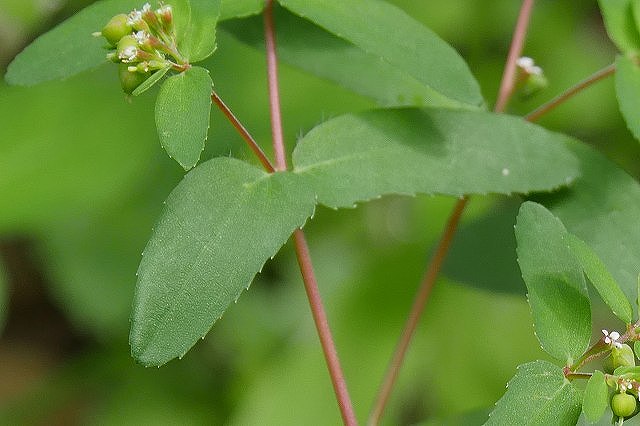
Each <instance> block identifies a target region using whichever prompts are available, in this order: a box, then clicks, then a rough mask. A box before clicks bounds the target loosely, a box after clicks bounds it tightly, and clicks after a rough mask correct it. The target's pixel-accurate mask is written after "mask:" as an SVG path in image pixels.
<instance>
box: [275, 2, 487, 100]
mask: <svg viewBox="0 0 640 426" xmlns="http://www.w3.org/2000/svg"><path fill="white" fill-rule="evenodd" d="M280 3H281V4H282V5H283V6H285V7H286V8H287V9H289V10H290V11H292V12H293V13H295V14H297V15H299V16H302V17H303V18H306V19H309V20H310V21H313V22H315V23H316V24H318V25H319V26H321V27H323V28H325V29H326V30H327V31H329V32H331V33H333V34H336V35H337V36H339V37H341V38H343V39H345V40H347V41H349V42H351V43H353V44H354V45H356V46H358V47H359V48H361V49H362V50H364V51H365V52H368V53H370V54H373V55H375V56H377V57H380V58H382V59H383V60H384V61H386V62H389V63H390V64H391V65H393V66H394V67H396V68H398V69H400V70H401V71H403V72H405V73H407V74H408V75H410V76H412V77H414V78H415V79H416V80H418V81H420V82H422V83H423V84H426V85H427V86H429V87H431V88H432V89H433V90H435V91H436V92H438V93H440V94H442V95H444V96H446V97H448V98H451V99H454V100H456V101H459V102H462V103H466V104H469V105H475V106H478V105H481V104H482V103H483V99H482V94H481V93H480V88H479V86H478V83H477V82H476V80H475V79H474V77H473V75H472V74H471V72H470V71H469V68H468V67H467V64H466V63H465V62H464V60H463V59H462V58H461V57H460V55H458V53H457V52H456V51H455V50H454V49H453V48H452V47H451V46H449V45H448V44H446V43H445V42H444V41H443V40H441V39H440V38H439V37H438V36H437V35H436V34H434V33H433V32H432V31H431V30H429V29H428V28H426V27H424V26H422V25H421V24H420V23H418V22H417V21H415V20H414V19H413V18H411V17H410V16H408V15H407V14H406V13H404V12H403V11H402V10H401V9H399V8H397V7H395V6H392V5H390V4H389V3H386V2H384V1H381V0H324V1H308V0H280Z"/></svg>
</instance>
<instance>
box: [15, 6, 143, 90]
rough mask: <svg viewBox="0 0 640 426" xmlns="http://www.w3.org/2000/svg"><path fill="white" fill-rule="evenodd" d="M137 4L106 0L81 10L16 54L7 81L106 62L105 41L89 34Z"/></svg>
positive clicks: (52, 76)
mask: <svg viewBox="0 0 640 426" xmlns="http://www.w3.org/2000/svg"><path fill="white" fill-rule="evenodd" d="M138 3H140V1H139V0H108V1H102V2H98V3H95V4H92V5H91V6H89V7H87V8H85V9H83V10H81V11H80V12H78V13H77V14H75V15H74V16H72V17H71V18H69V19H67V20H66V21H64V22H63V23H62V24H60V25H58V26H57V27H55V28H54V29H53V30H51V31H49V32H48V33H46V34H43V35H42V36H40V37H38V38H37V39H36V40H35V41H34V42H33V43H31V44H30V45H29V46H27V48H26V49H24V50H23V51H22V52H21V53H20V54H19V55H18V56H16V58H15V59H14V60H13V62H11V64H9V67H8V68H7V74H6V75H5V79H6V81H7V83H9V84H15V85H21V86H31V85H34V84H38V83H42V82H45V81H50V80H58V79H61V78H65V77H69V76H72V75H75V74H78V73H80V72H82V71H86V70H88V69H91V68H94V67H96V66H98V65H100V64H102V63H106V62H107V58H106V51H105V50H104V48H103V47H104V46H105V44H106V42H105V40H104V39H103V38H102V37H93V36H92V35H91V34H92V33H93V32H96V31H100V30H101V29H102V27H104V25H105V24H106V23H107V22H108V21H109V19H110V18H111V17H112V16H114V15H117V14H118V13H127V12H128V11H130V10H131V9H133V8H134V7H135V6H136V5H138ZM138 6H139V5H138ZM114 72H115V70H114Z"/></svg>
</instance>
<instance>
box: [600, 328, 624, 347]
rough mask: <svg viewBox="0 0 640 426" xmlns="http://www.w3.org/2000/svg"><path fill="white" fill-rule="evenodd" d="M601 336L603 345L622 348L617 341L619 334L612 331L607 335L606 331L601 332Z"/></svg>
mask: <svg viewBox="0 0 640 426" xmlns="http://www.w3.org/2000/svg"><path fill="white" fill-rule="evenodd" d="M602 334H603V335H604V336H603V340H604V343H606V344H607V345H611V346H613V347H615V348H618V349H621V348H622V343H621V342H620V341H619V339H620V333H618V332H617V331H612V332H611V333H609V332H608V331H607V330H602Z"/></svg>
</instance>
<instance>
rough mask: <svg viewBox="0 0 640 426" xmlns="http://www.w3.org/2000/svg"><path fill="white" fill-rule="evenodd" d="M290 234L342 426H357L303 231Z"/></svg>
mask: <svg viewBox="0 0 640 426" xmlns="http://www.w3.org/2000/svg"><path fill="white" fill-rule="evenodd" d="M293 236H294V241H295V245H296V256H297V258H298V265H300V271H301V272H302V278H303V281H304V289H305V291H306V292H307V298H308V299H309V305H310V306H311V313H312V315H313V320H314V321H315V324H316V330H317V331H318V336H320V341H322V343H323V344H322V350H323V352H324V358H325V360H326V362H327V366H328V367H329V373H330V375H331V383H332V384H333V389H334V391H335V393H336V396H337V398H338V404H339V405H340V413H341V414H342V421H343V422H344V424H345V425H357V424H358V421H357V420H356V416H355V413H354V412H353V408H352V407H351V401H350V398H349V391H348V390H347V385H346V382H345V380H344V376H343V374H342V369H341V368H340V360H339V359H338V352H337V351H336V347H335V344H334V342H333V337H332V336H331V329H330V328H329V322H328V320H327V314H326V312H325V310H324V306H323V304H322V298H321V297H320V292H319V291H318V283H317V281H316V277H315V275H314V273H313V265H312V264H311V257H310V254H309V247H308V245H307V241H306V239H305V237H304V233H303V232H302V230H300V229H298V230H296V231H295V232H294V234H293Z"/></svg>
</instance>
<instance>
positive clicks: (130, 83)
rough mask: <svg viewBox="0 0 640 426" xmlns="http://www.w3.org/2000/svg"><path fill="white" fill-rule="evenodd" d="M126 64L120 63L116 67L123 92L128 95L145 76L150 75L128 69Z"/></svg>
mask: <svg viewBox="0 0 640 426" xmlns="http://www.w3.org/2000/svg"><path fill="white" fill-rule="evenodd" d="M128 67H129V66H128V65H127V64H120V66H119V68H118V75H119V76H120V85H121V86H122V90H123V91H124V93H126V94H128V95H130V94H131V93H133V91H134V90H136V87H138V86H140V85H141V84H142V83H143V82H144V81H145V80H146V79H147V78H149V77H150V73H141V72H138V71H133V72H131V71H129V70H128Z"/></svg>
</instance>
